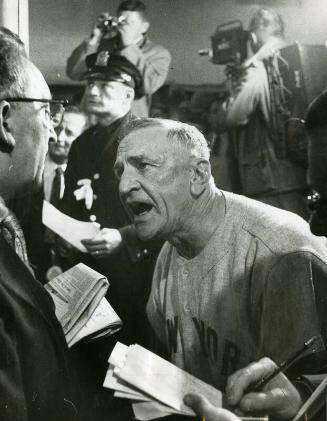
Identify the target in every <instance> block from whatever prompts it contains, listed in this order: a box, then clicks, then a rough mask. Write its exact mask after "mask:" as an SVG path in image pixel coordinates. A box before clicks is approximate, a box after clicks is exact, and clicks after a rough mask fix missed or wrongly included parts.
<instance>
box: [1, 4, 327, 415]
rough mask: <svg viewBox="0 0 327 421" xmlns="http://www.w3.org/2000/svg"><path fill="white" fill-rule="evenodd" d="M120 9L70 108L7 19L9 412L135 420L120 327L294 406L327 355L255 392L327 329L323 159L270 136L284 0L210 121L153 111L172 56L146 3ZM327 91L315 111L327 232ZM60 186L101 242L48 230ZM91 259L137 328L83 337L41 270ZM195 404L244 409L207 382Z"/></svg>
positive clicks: (88, 54)
mask: <svg viewBox="0 0 327 421" xmlns="http://www.w3.org/2000/svg"><path fill="white" fill-rule="evenodd" d="M117 16H118V23H117V26H115V27H114V29H113V28H109V29H110V30H108V28H107V27H105V30H104V26H103V22H106V21H107V22H108V18H109V17H108V16H107V15H106V14H104V15H103V16H101V19H100V20H98V21H97V23H96V24H95V26H94V28H93V29H92V33H91V36H90V37H89V38H88V39H87V40H85V41H83V42H82V43H81V44H80V45H79V46H78V47H77V48H76V49H75V50H74V51H73V53H72V55H71V56H70V57H69V59H68V61H67V74H68V75H69V77H71V78H72V79H74V80H83V81H84V82H85V84H86V87H85V93H84V96H83V99H82V102H81V104H79V107H76V106H69V107H66V110H65V112H64V109H63V106H62V105H63V104H62V102H63V101H60V100H59V101H56V100H52V98H51V93H50V90H49V88H48V86H47V84H46V82H45V80H44V78H43V76H42V75H41V73H40V72H39V70H38V69H37V68H36V67H35V66H34V65H33V64H32V63H31V62H30V61H29V59H28V58H27V57H26V53H25V50H24V45H23V44H22V43H21V41H20V40H19V38H17V37H16V36H15V35H14V34H12V33H10V31H7V30H6V29H3V30H2V31H1V32H0V74H1V80H0V162H1V165H0V243H1V248H0V268H1V270H0V302H1V308H0V343H1V347H0V356H1V355H2V357H1V358H0V361H1V362H0V417H1V419H4V420H5V421H7V420H8V421H11V420H17V421H18V420H26V421H27V420H28V421H37V420H40V421H41V420H44V419H50V420H53V421H59V420H64V421H66V420H89V419H93V420H96V421H102V420H105V419H106V420H108V419H109V420H115V421H117V420H118V421H119V420H121V421H128V420H131V419H133V414H132V412H131V408H130V406H129V404H128V403H127V402H126V401H124V400H119V399H115V398H113V396H112V394H111V393H110V392H108V391H106V390H104V389H103V387H102V383H103V379H104V375H105V372H106V369H107V360H108V356H109V354H110V352H111V350H112V349H113V347H114V345H115V343H116V342H117V340H120V341H122V342H124V343H126V344H133V343H139V344H141V345H143V346H145V347H147V348H150V349H152V350H154V351H155V352H157V353H159V354H161V355H163V356H165V357H166V358H168V359H169V360H170V361H171V362H173V363H174V364H176V365H177V366H179V367H181V368H182V369H184V370H186V371H187V372H189V373H191V374H193V375H194V376H196V377H198V378H199V379H201V380H203V381H205V382H207V383H209V384H211V385H213V386H215V387H217V388H218V389H220V390H222V391H225V392H226V397H227V403H228V408H229V409H232V410H238V411H241V412H242V413H243V414H262V413H264V414H268V415H269V416H271V417H274V419H285V420H287V419H292V417H293V416H294V415H295V414H296V413H297V411H298V410H299V408H300V406H301V405H302V403H303V402H304V401H305V399H306V398H307V397H308V396H309V395H310V393H311V392H312V390H313V388H314V386H313V385H312V384H311V383H310V382H308V381H307V379H306V378H304V377H302V376H303V375H305V374H320V373H324V372H325V371H326V362H327V361H326V356H325V353H324V352H322V353H321V354H320V355H319V358H315V357H313V356H310V355H309V357H308V358H307V359H306V361H305V362H304V363H303V364H302V362H301V361H300V362H299V363H298V364H297V365H296V367H295V368H294V370H293V371H290V372H289V373H287V374H288V377H286V376H285V375H284V374H281V373H280V374H279V375H278V376H276V378H275V379H274V381H272V382H270V383H268V384H267V385H266V387H265V388H264V389H263V390H262V391H261V392H260V393H248V390H249V389H248V388H249V387H250V386H251V385H253V384H254V383H255V382H256V381H258V380H259V379H261V378H262V377H264V376H265V375H267V374H269V373H271V372H272V371H274V370H275V369H276V364H278V363H281V362H282V361H284V360H287V359H288V358H289V357H290V356H291V355H292V354H294V353H295V352H296V351H298V350H299V349H300V348H301V347H302V346H303V344H304V343H305V342H306V341H307V340H308V339H310V338H311V337H313V336H319V337H320V338H322V341H323V342H324V343H325V342H326V335H327V325H326V317H325V310H324V303H325V301H326V298H325V297H326V292H327V290H326V286H325V284H326V281H327V243H326V238H325V237H318V236H315V235H313V234H312V233H311V232H310V226H309V224H308V223H307V222H306V221H305V219H307V217H308V211H307V208H306V207H305V205H304V199H305V197H304V192H305V190H306V188H307V178H306V170H305V169H304V168H303V167H302V166H299V165H298V164H296V163H294V162H293V161H292V160H291V159H289V158H288V157H283V158H282V159H281V158H280V157H278V156H277V155H276V151H275V149H274V144H273V142H272V138H271V132H270V110H271V103H270V96H269V89H268V84H267V74H266V69H265V66H264V64H263V62H264V60H265V59H267V57H269V56H270V55H271V54H273V52H275V51H276V49H277V50H278V49H279V48H282V47H283V46H284V45H285V42H284V24H283V21H282V19H281V17H280V16H279V15H278V14H277V13H276V12H275V11H273V10H267V9H260V10H258V11H257V12H256V14H255V15H254V16H253V18H252V19H251V22H250V31H251V32H252V33H253V34H254V35H255V37H253V40H255V42H253V43H252V46H251V47H252V50H253V53H254V55H253V56H252V57H251V58H250V59H248V60H247V61H246V62H245V63H243V64H242V74H241V77H240V78H239V80H238V81H237V89H236V90H235V92H234V93H233V95H230V96H229V97H228V98H227V99H226V98H222V97H218V98H216V97H213V98H212V100H210V101H209V103H208V104H207V105H208V109H209V110H210V114H209V115H208V117H207V129H206V130H204V134H202V133H201V131H200V130H198V129H197V128H196V127H193V126H191V125H189V124H187V122H186V123H182V122H178V121H173V120H168V119H155V118H148V115H149V111H150V106H151V96H152V94H153V93H155V92H156V91H157V90H158V89H159V88H160V87H161V86H162V85H163V84H164V82H165V80H166V78H167V74H168V70H169V65H170V60H171V57H170V53H169V52H168V51H167V50H166V49H165V48H164V47H161V46H159V45H156V44H154V43H152V42H151V41H150V40H149V39H148V35H147V32H148V29H149V26H150V23H149V21H148V19H147V14H146V8H145V6H144V4H143V3H142V2H141V1H139V0H126V1H123V2H122V3H121V4H120V5H119V7H118V11H117ZM326 98H327V96H326V94H322V96H321V97H319V98H318V99H317V100H316V101H315V102H314V103H313V104H312V106H311V107H310V109H309V111H308V115H307V121H306V129H307V133H308V135H309V136H310V139H311V143H310V148H309V180H310V182H311V185H312V187H314V188H315V189H316V190H317V191H318V192H319V193H320V195H321V198H320V204H321V207H320V208H319V210H318V211H316V213H315V217H314V219H313V231H314V233H315V234H319V235H325V234H326V224H325V219H324V206H325V202H324V200H325V199H324V196H325V194H324V190H325V182H326V178H325V175H324V172H325V171H324V170H325V167H326V165H325V160H324V155H323V151H324V149H325V146H324V139H325V126H326V122H325V117H326V112H325V104H326ZM58 103H59V105H60V106H61V107H59V108H58V107H57V108H55V107H53V108H52V109H51V108H50V105H53V106H55V105H58ZM55 110H56V111H55ZM181 119H183V118H181ZM231 129H233V130H235V133H234V137H233V142H231V141H230V138H229V132H230V130H231ZM48 146H49V149H48ZM313 159H314V160H315V163H318V165H315V166H312V165H310V162H311V161H312V160H313ZM235 174H237V180H236V181H235ZM235 186H237V187H235ZM239 192H241V193H242V195H238V194H234V193H239ZM35 198H37V200H36V199H35ZM43 198H44V199H45V200H48V201H49V202H51V203H52V204H53V205H54V206H56V207H57V208H58V209H60V210H61V211H62V212H64V213H65V214H67V215H69V216H71V217H73V218H75V219H78V220H82V221H91V222H94V223H98V224H99V225H100V232H99V234H97V235H96V236H95V237H93V238H85V239H84V240H83V244H84V246H85V248H86V253H80V252H79V251H78V250H77V249H75V248H74V247H73V246H72V245H71V244H70V243H68V242H66V241H65V240H63V239H61V238H60V237H58V236H56V235H55V234H54V233H53V232H51V231H50V230H48V229H43V230H42V232H41V236H40V235H39V233H37V234H38V235H36V230H35V228H33V227H35V226H37V225H35V226H34V224H33V225H32V226H31V220H32V219H31V218H33V221H34V220H35V219H39V221H38V222H36V224H37V223H40V211H41V202H42V200H43ZM254 199H255V200H254ZM289 211H291V212H289ZM321 215H323V217H321ZM301 217H302V218H301ZM303 218H304V219H303ZM21 226H22V227H23V230H24V229H25V234H26V235H27V240H28V244H27V247H26V244H25V240H24V235H23V231H22V229H21ZM40 251H41V253H40ZM28 254H30V256H29V255H28ZM29 257H32V259H31V261H30V260H29ZM78 262H84V263H86V264H87V265H88V266H90V267H92V268H94V269H96V270H97V271H99V272H100V273H102V274H103V275H105V276H106V277H107V278H108V279H109V282H110V289H109V291H108V299H109V301H110V303H111V304H112V305H113V307H114V308H115V310H116V311H117V313H118V314H119V316H120V317H121V319H122V321H123V326H124V327H123V329H122V331H121V332H120V333H118V334H116V335H114V336H111V337H108V338H103V339H99V340H98V341H95V342H94V343H92V344H82V345H76V346H74V347H73V348H72V349H71V350H68V348H67V345H66V343H65V338H64V335H63V332H62V329H61V326H60V325H59V323H58V321H57V319H56V316H55V312H54V306H53V303H52V301H51V298H50V297H49V296H48V294H47V292H46V291H45V289H44V288H43V286H42V283H45V282H47V281H49V280H50V279H52V278H53V276H55V275H56V274H58V273H60V272H62V271H64V270H66V269H68V268H70V267H72V266H73V265H74V264H76V263H78ZM31 263H32V264H31ZM34 272H35V273H36V274H37V276H38V277H39V279H38V280H37V279H36V278H35V277H34ZM185 403H186V404H188V405H190V406H191V407H192V408H193V409H194V410H195V412H196V413H197V414H198V415H199V416H204V417H205V419H206V420H207V421H216V420H217V421H219V420H223V421H224V420H226V421H228V420H232V421H233V420H236V419H238V418H237V416H236V415H234V414H232V413H231V412H229V411H227V410H222V409H219V408H215V407H214V402H211V403H209V402H207V401H206V400H205V399H204V398H203V397H202V396H200V395H197V394H195V395H190V396H186V397H185ZM318 419H319V418H318Z"/></svg>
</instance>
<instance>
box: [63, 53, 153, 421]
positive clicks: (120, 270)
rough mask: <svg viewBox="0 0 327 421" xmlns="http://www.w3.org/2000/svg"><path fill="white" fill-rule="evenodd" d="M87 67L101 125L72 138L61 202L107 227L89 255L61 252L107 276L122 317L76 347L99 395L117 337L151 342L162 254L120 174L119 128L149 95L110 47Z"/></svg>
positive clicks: (89, 102)
mask: <svg viewBox="0 0 327 421" xmlns="http://www.w3.org/2000/svg"><path fill="white" fill-rule="evenodd" d="M86 65H87V68H88V70H87V72H86V74H85V79H86V83H87V86H86V98H85V104H86V108H87V112H89V113H91V114H94V115H95V116H96V120H97V125H96V126H93V127H90V128H89V129H88V130H86V131H85V132H84V133H82V134H81V135H80V136H79V137H78V138H77V139H76V140H75V141H74V143H73V144H72V147H71V149H70V152H69V156H68V162H67V169H66V171H65V193H64V197H63V199H62V201H61V204H60V208H61V210H62V211H63V212H65V213H66V214H68V215H69V216H71V217H73V218H76V219H78V220H82V221H93V222H95V223H98V224H99V225H100V227H101V230H100V234H99V235H97V236H96V237H94V238H90V239H85V241H84V245H85V247H86V248H87V250H88V253H84V254H83V253H79V252H78V251H77V250H70V252H69V253H67V247H66V245H65V246H64V247H62V242H61V250H60V251H61V253H62V254H64V255H65V256H66V266H72V265H73V264H75V263H77V262H79V261H83V262H84V263H85V264H87V265H88V266H91V267H92V268H94V269H95V270H97V271H99V272H100V273H102V274H103V275H105V276H106V277H107V278H108V280H109V283H110V287H109V292H108V296H107V299H108V300H109V302H110V303H111V305H112V306H113V308H114V309H115V310H116V312H117V313H118V314H119V316H120V317H121V319H122V321H123V329H122V331H121V332H120V333H119V334H118V335H117V334H116V335H114V336H113V337H112V338H108V339H107V340H98V341H97V342H95V343H93V344H85V345H84V347H83V345H78V346H77V347H78V348H79V355H78V358H84V359H85V363H84V367H85V371H87V370H88V369H89V373H86V378H87V380H85V381H87V382H88V384H90V388H89V390H90V395H91V394H92V391H91V387H92V386H91V385H93V387H95V388H96V393H95V395H96V399H97V401H99V399H100V398H101V396H102V394H103V393H102V391H101V389H103V388H102V382H103V376H104V373H105V372H106V369H107V359H108V355H109V354H110V350H111V348H112V347H113V345H114V343H115V342H116V341H117V340H121V341H123V342H124V343H135V342H137V343H143V344H144V345H146V339H147V334H146V332H147V324H146V323H147V322H146V317H145V305H146V301H147V296H148V292H149V288H150V284H151V277H152V272H153V267H154V259H155V253H154V252H153V254H152V251H151V249H149V248H148V247H146V245H145V244H144V243H141V242H140V241H139V240H138V239H137V237H136V235H135V233H134V228H133V226H132V225H130V221H129V219H128V217H127V215H126V213H125V211H124V209H123V207H122V205H121V202H120V199H119V195H118V183H117V180H116V179H115V176H114V173H113V165H114V162H115V159H116V152H117V147H118V141H119V134H120V132H121V130H122V128H123V127H124V125H125V124H126V122H128V121H130V120H131V119H133V118H135V117H133V116H132V114H131V112H130V109H131V104H132V102H133V99H134V97H139V96H141V95H142V78H141V75H140V73H139V71H138V69H137V68H136V67H135V66H134V65H133V64H132V63H131V62H129V61H128V60H127V59H126V58H125V57H122V56H119V55H112V54H110V53H109V52H108V51H100V52H98V53H95V54H92V55H90V56H88V57H87V59H86ZM67 262H68V263H67ZM76 352H77V351H76ZM84 374H85V373H84ZM99 396H100V398H99ZM104 400H107V398H106V399H104ZM96 405H97V406H98V407H99V411H100V412H101V411H102V412H103V411H105V410H104V409H103V410H102V409H101V403H100V404H99V402H97V404H96ZM105 405H107V403H106V404H105ZM108 411H109V412H110V413H111V414H112V416H114V415H113V414H114V410H113V409H112V408H110V409H109V410H106V411H105V412H106V414H107V416H108ZM94 419H97V418H94ZM113 419H115V418H113Z"/></svg>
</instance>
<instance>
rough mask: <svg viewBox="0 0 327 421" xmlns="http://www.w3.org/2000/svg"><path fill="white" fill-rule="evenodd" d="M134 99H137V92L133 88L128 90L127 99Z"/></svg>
mask: <svg viewBox="0 0 327 421" xmlns="http://www.w3.org/2000/svg"><path fill="white" fill-rule="evenodd" d="M134 97H135V92H134V89H133V88H130V87H128V89H126V98H127V99H128V100H129V101H133V99H134Z"/></svg>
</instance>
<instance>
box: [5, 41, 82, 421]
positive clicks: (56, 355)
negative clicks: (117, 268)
mask: <svg viewBox="0 0 327 421" xmlns="http://www.w3.org/2000/svg"><path fill="white" fill-rule="evenodd" d="M0 74H1V79H0V303H1V304H0V373H1V375H0V414H1V420H3V421H44V420H51V421H59V420H65V421H66V420H77V419H79V418H78V415H77V414H78V404H77V399H76V398H75V397H74V395H75V393H76V392H77V389H78V388H77V385H76V384H74V385H73V373H72V370H71V367H70V362H69V358H68V349H67V345H66V341H65V338H64V335H63V332H62V328H61V326H60V324H59V322H58V320H57V319H56V316H55V312H54V304H53V302H52V300H51V298H50V297H49V295H48V293H47V292H46V291H45V290H44V288H43V286H42V285H41V284H40V283H39V282H37V281H36V279H35V278H34V276H33V273H32V269H31V268H30V266H29V262H28V258H27V253H26V247H25V241H24V236H23V233H22V230H21V228H20V225H19V222H18V219H19V220H20V219H22V218H23V217H24V215H26V212H27V211H28V207H29V203H30V201H31V198H32V197H33V194H34V192H35V190H36V189H38V188H39V187H40V185H41V182H42V174H43V167H44V160H45V155H46V152H47V149H48V142H49V141H50V140H52V141H55V140H56V134H55V132H54V129H53V127H52V124H51V115H50V107H49V104H50V103H51V102H52V100H51V99H50V98H51V95H50V91H49V88H48V86H47V84H46V82H45V80H44V78H43V76H42V74H41V73H40V71H39V70H38V69H37V68H36V67H35V66H34V65H33V64H32V63H31V62H30V61H29V60H28V59H26V58H25V57H23V56H22V55H20V53H19V50H17V48H13V44H11V43H9V42H7V41H6V39H5V38H3V37H1V36H0ZM15 215H16V216H15ZM17 217H18V219H17Z"/></svg>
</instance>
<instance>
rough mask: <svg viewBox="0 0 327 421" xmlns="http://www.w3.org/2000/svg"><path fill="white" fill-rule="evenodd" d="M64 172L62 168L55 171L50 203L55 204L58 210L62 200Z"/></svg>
mask: <svg viewBox="0 0 327 421" xmlns="http://www.w3.org/2000/svg"><path fill="white" fill-rule="evenodd" d="M63 174H64V171H63V169H62V167H57V168H56V169H55V176H54V178H53V182H52V188H51V195H50V203H52V204H53V206H55V207H56V208H57V207H58V205H59V202H60V199H61V185H62V182H63V180H62V178H63Z"/></svg>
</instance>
